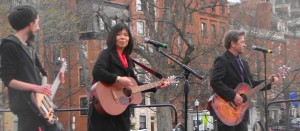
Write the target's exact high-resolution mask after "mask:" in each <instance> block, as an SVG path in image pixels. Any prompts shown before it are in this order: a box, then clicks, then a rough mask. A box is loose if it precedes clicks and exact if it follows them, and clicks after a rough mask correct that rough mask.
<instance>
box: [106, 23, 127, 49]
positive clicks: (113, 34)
mask: <svg viewBox="0 0 300 131" xmlns="http://www.w3.org/2000/svg"><path fill="white" fill-rule="evenodd" d="M123 29H126V30H127V32H128V35H129V41H128V45H127V46H126V47H125V49H124V51H123V53H125V54H126V55H130V54H131V53H132V50H133V38H132V34H131V32H130V30H129V27H128V26H127V25H125V24H124V23H118V24H116V25H115V26H114V27H113V28H112V29H111V31H110V33H109V35H108V37H107V40H106V44H107V48H108V49H109V50H116V49H117V40H116V38H117V34H118V33H119V32H120V31H122V30H123Z"/></svg>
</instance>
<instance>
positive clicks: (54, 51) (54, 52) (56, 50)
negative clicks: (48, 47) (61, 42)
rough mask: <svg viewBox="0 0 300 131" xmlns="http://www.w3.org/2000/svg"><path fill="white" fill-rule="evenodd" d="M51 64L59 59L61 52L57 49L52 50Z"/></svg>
mask: <svg viewBox="0 0 300 131" xmlns="http://www.w3.org/2000/svg"><path fill="white" fill-rule="evenodd" d="M52 56H53V62H57V60H58V58H59V57H61V50H60V49H58V48H55V47H54V48H53V55H52Z"/></svg>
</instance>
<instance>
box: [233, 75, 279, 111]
mask: <svg viewBox="0 0 300 131" xmlns="http://www.w3.org/2000/svg"><path fill="white" fill-rule="evenodd" d="M269 80H272V81H273V82H272V84H275V83H277V82H278V81H279V78H278V76H277V75H275V74H273V75H271V76H270V77H269ZM233 101H234V103H235V105H236V106H240V105H242V104H243V103H244V99H243V97H242V96H241V95H240V94H238V93H236V95H235V97H234V99H233Z"/></svg>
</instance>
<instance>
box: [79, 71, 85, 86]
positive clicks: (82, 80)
mask: <svg viewBox="0 0 300 131" xmlns="http://www.w3.org/2000/svg"><path fill="white" fill-rule="evenodd" d="M79 84H80V86H84V85H85V82H84V72H83V69H82V68H79Z"/></svg>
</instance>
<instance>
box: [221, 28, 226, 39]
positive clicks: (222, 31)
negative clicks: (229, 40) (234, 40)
mask: <svg viewBox="0 0 300 131" xmlns="http://www.w3.org/2000/svg"><path fill="white" fill-rule="evenodd" d="M224 34H225V27H224V26H221V27H220V36H221V38H223V36H224Z"/></svg>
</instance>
